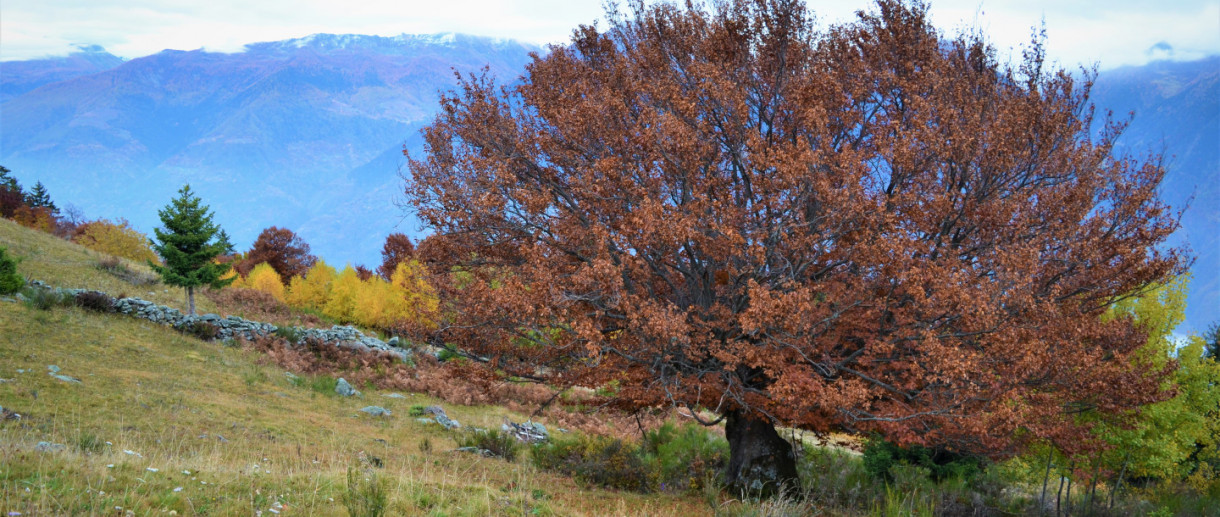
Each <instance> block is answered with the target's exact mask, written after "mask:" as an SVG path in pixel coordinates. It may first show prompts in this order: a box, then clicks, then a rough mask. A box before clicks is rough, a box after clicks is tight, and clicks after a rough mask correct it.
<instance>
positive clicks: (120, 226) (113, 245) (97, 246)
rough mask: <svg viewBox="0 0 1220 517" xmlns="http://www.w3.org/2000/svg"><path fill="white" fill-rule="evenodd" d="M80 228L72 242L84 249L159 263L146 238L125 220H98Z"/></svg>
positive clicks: (138, 260) (137, 260) (159, 260)
mask: <svg viewBox="0 0 1220 517" xmlns="http://www.w3.org/2000/svg"><path fill="white" fill-rule="evenodd" d="M82 227H83V229H82V230H81V231H80V233H78V234H77V235H76V237H73V238H72V241H73V242H76V243H77V244H80V245H82V246H84V247H86V248H89V249H91V250H94V251H99V252H102V253H106V254H108V255H114V256H116V257H123V258H125V259H129V260H134V261H136V262H144V261H146V260H147V261H152V262H155V263H160V262H161V259H160V258H159V257H157V254H156V253H154V252H153V250H152V246H151V245H150V244H149V241H148V236H147V235H144V234H142V233H140V232H138V231H136V229H135V228H132V227H131V223H128V222H127V220H126V219H119V220H118V221H108V220H106V219H98V220H96V221H90V222H88V223H85V224H83V225H82Z"/></svg>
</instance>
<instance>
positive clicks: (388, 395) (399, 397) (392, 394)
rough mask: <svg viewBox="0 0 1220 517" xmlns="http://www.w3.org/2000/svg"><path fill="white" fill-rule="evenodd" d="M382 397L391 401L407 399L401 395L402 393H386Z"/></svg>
mask: <svg viewBox="0 0 1220 517" xmlns="http://www.w3.org/2000/svg"><path fill="white" fill-rule="evenodd" d="M382 396H383V397H388V398H392V399H405V398H407V396H406V395H403V394H402V393H386V394H384V395H382Z"/></svg>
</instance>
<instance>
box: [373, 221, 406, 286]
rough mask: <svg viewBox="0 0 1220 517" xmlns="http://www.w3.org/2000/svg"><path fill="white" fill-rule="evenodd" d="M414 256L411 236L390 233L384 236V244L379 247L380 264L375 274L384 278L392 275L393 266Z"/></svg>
mask: <svg viewBox="0 0 1220 517" xmlns="http://www.w3.org/2000/svg"><path fill="white" fill-rule="evenodd" d="M414 256H415V245H414V244H411V238H410V237H407V236H406V235H404V234H402V233H391V234H390V235H388V236H386V238H385V245H384V246H382V247H381V266H380V267H378V268H377V274H378V275H379V276H381V278H384V279H386V280H389V279H390V277H392V276H394V268H396V267H398V264H400V263H403V262H406V261H407V260H408V259H411V258H412V257H414Z"/></svg>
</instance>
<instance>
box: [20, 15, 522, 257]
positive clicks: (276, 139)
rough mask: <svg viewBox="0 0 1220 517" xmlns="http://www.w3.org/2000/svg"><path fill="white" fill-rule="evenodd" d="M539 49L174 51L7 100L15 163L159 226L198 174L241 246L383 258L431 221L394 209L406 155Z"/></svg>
mask: <svg viewBox="0 0 1220 517" xmlns="http://www.w3.org/2000/svg"><path fill="white" fill-rule="evenodd" d="M535 50H539V49H538V48H537V47H532V46H528V45H524V44H521V43H518V42H514V41H505V40H496V39H490V38H481V37H474V36H465V35H459V34H441V35H428V36H411V35H403V36H398V37H393V38H385V37H376V36H358V35H330V34H316V35H313V36H309V37H306V38H300V39H294V40H288V41H279V42H270V43H257V44H252V45H248V46H247V47H246V50H245V51H244V52H239V53H231V54H225V53H211V52H204V51H201V50H199V51H189V52H184V51H175V50H166V51H163V52H160V53H158V54H155V55H152V56H147V57H144V58H139V59H133V60H131V61H129V62H126V63H122V64H121V65H119V66H117V67H114V68H111V69H108V70H102V71H98V72H95V73H91V74H88V75H78V76H76V77H71V78H67V79H65V80H62V81H59V82H54V83H50V84H45V85H43V86H42V87H40V88H37V89H32V90H29V91H26V92H25V93H23V94H21V95H19V96H16V97H14V98H12V99H10V100H8V101H7V102H5V103H4V104H2V105H0V117H2V118H3V126H2V127H0V164H3V165H5V166H7V167H9V168H10V169H12V170H13V171H14V174H15V175H16V176H17V177H18V178H20V179H21V180H22V181H23V182H24V183H33V182H34V181H35V180H41V181H43V182H44V183H45V184H46V185H47V187H48V189H49V190H50V192H51V194H52V195H53V196H54V197H55V199H57V200H62V201H63V202H70V203H73V204H76V205H77V206H79V207H80V208H82V209H83V210H84V212H85V213H86V214H87V215H89V216H91V217H98V216H102V217H117V216H122V217H126V218H128V219H130V220H131V221H132V223H133V224H134V225H135V226H136V227H138V228H140V229H141V230H144V231H149V230H151V229H152V228H153V227H155V226H157V224H158V221H157V216H156V212H157V209H158V208H159V207H161V206H163V205H164V204H165V203H166V202H168V200H169V199H170V198H171V197H172V196H173V193H174V191H175V190H176V189H177V188H179V187H180V186H181V185H182V184H183V183H186V182H190V183H191V184H192V186H193V187H194V188H195V189H196V190H197V191H198V192H199V193H200V194H201V195H202V197H203V198H204V199H205V200H206V201H207V202H209V203H210V204H211V205H212V208H213V209H214V210H215V211H216V213H217V216H218V220H219V222H220V223H221V224H222V225H223V226H224V227H225V228H226V229H228V231H229V232H230V234H231V235H232V236H233V239H234V242H235V243H236V244H237V245H238V247H239V248H241V247H244V246H248V245H249V244H250V243H251V242H252V241H253V240H254V237H255V236H256V235H257V233H258V232H259V231H260V230H261V229H263V228H265V227H268V226H272V225H278V226H283V227H288V228H291V229H293V230H295V231H297V232H298V233H300V234H301V235H302V236H303V238H304V239H305V240H306V242H309V243H310V244H311V245H312V246H313V248H314V251H315V252H317V253H319V254H320V255H322V256H324V257H325V258H326V259H327V260H329V261H332V262H338V263H339V265H342V263H343V262H348V261H350V262H353V263H366V264H374V263H375V262H376V261H378V260H379V252H380V249H381V244H382V242H383V241H384V238H385V236H386V235H387V234H389V233H390V232H393V231H403V232H404V233H407V234H413V233H414V232H415V231H416V230H417V224H416V223H415V221H414V220H410V219H409V220H405V221H403V220H402V216H401V214H400V212H399V210H398V209H397V208H395V206H394V199H395V197H396V196H398V195H399V193H400V192H401V190H402V182H401V180H400V178H399V177H398V167H399V165H400V164H401V162H402V161H403V158H402V149H403V145H404V143H405V142H407V141H408V140H411V141H414V142H418V138H417V137H416V135H417V133H418V130H419V128H420V127H422V126H423V125H424V124H425V123H427V122H429V121H430V120H431V117H432V115H433V114H434V113H435V110H436V107H437V100H438V98H439V92H440V91H442V90H448V89H450V88H452V87H453V86H454V85H455V84H456V81H455V78H454V76H453V73H454V71H455V70H456V71H459V72H461V73H463V74H466V73H477V72H479V71H480V70H482V69H483V68H484V67H486V68H487V69H488V71H489V72H490V73H491V74H494V75H495V76H496V77H498V78H501V79H503V80H506V81H509V82H511V81H513V80H514V79H515V78H516V77H518V76H519V75H520V73H521V71H522V70H523V68H524V65H525V64H526V63H527V61H528V59H529V57H528V54H529V52H531V51H535ZM5 65H6V68H5V71H6V73H7V70H8V68H7V67H8V66H9V64H7V63H6V64H5ZM14 66H15V65H14ZM61 204H62V203H61ZM396 225H397V226H396Z"/></svg>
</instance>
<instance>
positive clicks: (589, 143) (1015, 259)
mask: <svg viewBox="0 0 1220 517" xmlns="http://www.w3.org/2000/svg"><path fill="white" fill-rule="evenodd" d="M1090 77H1091V76H1090ZM1090 77H1086V78H1085V79H1084V80H1078V79H1076V78H1073V77H1072V76H1071V75H1069V74H1068V73H1066V72H1064V71H1061V70H1047V69H1046V68H1045V67H1044V64H1043V54H1042V51H1041V45H1040V43H1039V42H1037V41H1036V42H1035V43H1034V44H1033V45H1032V47H1031V48H1030V49H1029V50H1028V51H1027V52H1026V55H1025V58H1024V60H1023V61H1022V62H1021V63H1020V64H1019V65H1018V66H1017V67H1016V68H1013V67H1011V66H1008V65H1003V64H1001V63H999V62H997V60H996V58H995V51H994V49H992V48H991V47H990V46H989V45H988V44H987V43H986V41H985V40H983V39H982V37H981V36H978V35H976V34H965V35H956V36H949V35H944V34H942V33H940V32H939V31H937V30H936V29H935V28H933V27H932V26H931V25H930V21H929V19H928V17H927V13H926V8H925V7H924V6H922V5H907V4H904V3H901V2H898V1H894V0H881V1H880V2H879V3H878V6H877V8H876V9H874V12H872V13H869V14H861V16H860V17H859V19H858V20H856V21H854V22H852V23H849V24H846V25H842V26H835V27H831V28H829V29H819V28H817V27H816V26H815V25H814V23H813V22H812V20H811V18H810V17H809V14H808V12H807V11H806V9H805V8H804V6H803V5H802V4H801V3H800V2H799V1H794V0H757V1H750V0H738V1H729V2H724V3H717V4H716V5H715V6H713V8H712V9H710V10H700V9H689V8H681V7H677V6H673V5H665V4H661V5H656V6H649V7H642V6H640V5H636V6H635V7H634V8H633V10H632V12H631V13H628V14H624V15H620V16H617V17H613V18H612V20H611V24H610V27H609V28H608V30H606V31H604V32H603V31H600V30H598V29H596V28H593V27H587V26H586V27H581V28H580V29H579V30H578V31H576V33H575V34H574V36H573V41H572V43H571V45H569V46H566V47H556V48H551V49H550V51H549V53H547V54H546V55H545V56H535V58H534V60H533V62H532V63H531V64H530V65H529V66H528V68H527V70H526V72H525V75H524V77H523V78H522V80H521V81H520V84H518V85H514V86H511V87H500V86H497V85H495V84H494V83H493V81H492V80H491V79H489V78H487V77H486V76H478V77H470V78H467V79H464V80H463V81H462V82H461V85H460V89H459V90H458V91H456V92H455V93H452V94H450V95H448V96H446V97H445V98H444V99H443V100H442V105H441V108H442V109H441V113H440V115H438V117H437V119H436V120H435V122H433V123H432V124H431V126H429V127H428V128H427V129H426V130H425V138H426V151H425V154H424V155H423V156H412V157H409V158H410V159H409V167H410V173H411V176H410V178H408V185H407V193H408V196H409V198H410V199H411V200H412V203H413V204H414V206H415V208H416V209H417V210H418V213H419V216H420V217H421V219H422V220H423V221H424V222H425V223H426V224H427V225H429V226H430V227H432V228H433V229H434V230H436V231H437V232H438V233H440V234H442V235H444V236H445V237H446V238H445V239H443V240H440V241H438V242H439V243H442V244H444V245H445V246H447V252H446V253H444V254H436V256H444V257H446V259H447V260H448V261H449V263H450V265H453V266H459V267H460V269H459V270H458V271H460V272H461V274H460V275H456V274H455V275H452V276H451V278H452V279H454V281H453V282H452V283H451V285H448V286H446V288H448V289H451V290H452V291H451V296H450V297H449V299H450V300H452V302H451V303H454V304H457V306H456V307H454V308H455V309H460V310H454V311H451V314H453V315H454V318H455V319H454V320H453V321H452V322H451V325H450V326H448V327H445V328H444V329H443V332H444V334H445V335H444V336H443V339H445V340H446V341H453V342H461V343H463V344H465V345H466V346H469V347H471V348H472V349H473V350H476V351H478V352H479V353H481V354H486V355H487V356H488V357H491V358H492V360H493V361H495V362H497V363H498V364H497V367H498V368H501V369H502V370H503V371H505V372H508V373H526V374H530V375H542V376H546V377H548V380H549V381H550V382H554V383H557V384H561V385H585V386H598V385H603V384H605V383H607V382H610V381H618V391H617V394H618V400H619V402H620V403H621V405H622V406H623V407H625V408H647V407H659V406H662V405H676V406H686V407H693V408H707V409H710V410H712V411H715V412H717V413H720V414H729V413H738V414H740V413H743V412H744V413H748V414H752V415H764V416H766V417H769V418H770V419H772V421H774V422H777V423H783V424H787V425H792V426H796V427H801V428H806V429H812V430H818V431H826V430H833V429H848V430H860V431H867V430H871V431H878V432H881V433H883V434H884V435H885V436H887V437H888V438H890V439H892V440H895V441H898V442H900V443H912V442H914V443H925V444H932V443H936V444H949V445H950V446H953V447H957V448H961V449H968V450H975V451H986V452H988V453H990V454H992V455H997V456H998V455H1004V454H1006V453H1010V452H1013V451H1014V450H1016V449H1017V448H1018V447H1019V446H1020V443H1021V441H1020V440H1018V439H1017V437H1018V436H1023V437H1025V438H1037V439H1050V440H1053V441H1055V442H1057V443H1058V444H1059V445H1060V446H1063V447H1065V448H1067V449H1073V448H1075V447H1078V446H1079V445H1080V444H1082V443H1084V441H1082V440H1080V438H1081V437H1083V436H1087V433H1083V432H1082V428H1083V426H1084V425H1085V424H1082V423H1080V422H1081V421H1082V420H1081V419H1079V418H1076V415H1077V414H1078V413H1081V412H1086V411H1101V412H1105V413H1107V414H1117V413H1121V412H1122V411H1124V410H1127V409H1130V408H1133V407H1136V406H1139V405H1141V404H1146V403H1149V402H1151V401H1154V400H1158V399H1159V398H1162V397H1164V394H1163V393H1162V392H1161V391H1160V389H1159V387H1158V385H1159V384H1158V383H1159V382H1160V381H1161V379H1162V378H1163V375H1164V373H1165V372H1164V371H1148V370H1149V367H1148V366H1142V367H1141V366H1138V365H1136V366H1133V365H1132V361H1130V358H1131V357H1132V352H1133V351H1134V350H1135V349H1137V348H1138V347H1139V346H1141V345H1142V344H1143V343H1144V342H1145V336H1144V335H1142V333H1141V331H1140V330H1139V329H1138V328H1136V327H1135V326H1134V325H1133V323H1132V321H1130V320H1129V319H1108V318H1104V317H1103V314H1104V313H1105V311H1106V309H1107V307H1108V306H1109V305H1110V304H1112V303H1113V302H1114V301H1116V300H1118V299H1121V298H1123V297H1125V296H1129V295H1131V294H1132V293H1136V292H1139V291H1140V290H1141V289H1144V288H1145V287H1146V286H1148V285H1149V284H1150V283H1151V282H1156V281H1159V280H1163V279H1165V278H1167V276H1168V275H1171V274H1176V273H1180V272H1182V271H1183V269H1184V267H1185V263H1186V259H1185V258H1184V257H1183V253H1182V251H1181V250H1176V249H1165V248H1164V247H1162V246H1160V245H1161V244H1162V243H1163V242H1164V240H1165V238H1166V237H1167V236H1168V235H1169V234H1170V233H1171V232H1172V231H1173V230H1174V229H1175V228H1176V226H1177V223H1176V219H1175V217H1174V214H1172V213H1171V212H1170V211H1169V207H1167V206H1166V205H1165V204H1164V203H1162V202H1161V201H1160V200H1159V199H1158V198H1157V196H1156V192H1155V191H1156V187H1157V185H1158V184H1159V183H1160V181H1161V179H1162V177H1163V175H1164V173H1165V171H1164V169H1163V168H1162V167H1161V166H1160V163H1159V159H1158V158H1156V157H1152V158H1129V157H1124V156H1117V155H1116V154H1115V152H1114V149H1113V145H1112V144H1113V142H1114V139H1115V138H1116V137H1117V136H1118V135H1119V134H1120V133H1121V130H1122V125H1121V124H1113V123H1108V122H1107V124H1105V125H1104V127H1105V129H1104V131H1102V132H1101V133H1100V134H1098V135H1091V134H1090V132H1089V128H1090V123H1091V122H1092V117H1093V114H1092V108H1091V106H1090V105H1089V103H1088V92H1089V89H1090V86H1091V79H1090ZM472 279H473V280H472ZM539 366H544V367H545V368H539Z"/></svg>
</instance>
